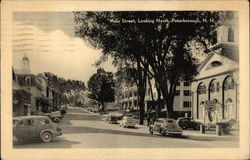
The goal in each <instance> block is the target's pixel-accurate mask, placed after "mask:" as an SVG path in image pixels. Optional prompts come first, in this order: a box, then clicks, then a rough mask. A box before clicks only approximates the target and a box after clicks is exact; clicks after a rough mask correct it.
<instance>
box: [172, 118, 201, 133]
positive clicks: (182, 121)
mask: <svg viewBox="0 0 250 160" xmlns="http://www.w3.org/2000/svg"><path fill="white" fill-rule="evenodd" d="M177 124H178V125H179V126H180V127H181V128H182V129H188V128H192V129H193V130H199V129H200V125H201V123H200V122H196V121H194V120H193V119H191V118H185V117H181V118H178V119H177Z"/></svg>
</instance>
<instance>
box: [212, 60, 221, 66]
mask: <svg viewBox="0 0 250 160" xmlns="http://www.w3.org/2000/svg"><path fill="white" fill-rule="evenodd" d="M211 65H212V66H213V67H218V66H221V65H222V63H221V62H219V61H213V62H212V63H211Z"/></svg>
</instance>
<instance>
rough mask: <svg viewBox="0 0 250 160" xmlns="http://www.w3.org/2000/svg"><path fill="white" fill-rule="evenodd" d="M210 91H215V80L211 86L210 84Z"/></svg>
mask: <svg viewBox="0 0 250 160" xmlns="http://www.w3.org/2000/svg"><path fill="white" fill-rule="evenodd" d="M209 91H210V92H211V93H213V92H215V84H214V82H212V83H211V84H210V86H209Z"/></svg>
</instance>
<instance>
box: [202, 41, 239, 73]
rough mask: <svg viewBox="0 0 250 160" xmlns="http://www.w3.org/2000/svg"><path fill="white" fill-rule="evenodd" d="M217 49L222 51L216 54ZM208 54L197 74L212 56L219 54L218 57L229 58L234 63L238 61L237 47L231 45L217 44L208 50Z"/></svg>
mask: <svg viewBox="0 0 250 160" xmlns="http://www.w3.org/2000/svg"><path fill="white" fill-rule="evenodd" d="M217 49H222V50H221V51H219V53H217V52H216V50H217ZM209 52H210V54H209V55H208V56H207V57H206V58H205V60H204V61H202V62H201V64H200V65H199V67H198V70H197V71H198V72H200V71H201V69H202V68H203V67H204V66H205V65H206V63H207V62H208V61H209V60H210V59H211V58H212V57H213V55H214V54H219V55H220V56H223V57H226V58H229V59H231V60H234V61H237V62H238V61H239V57H238V54H235V53H238V52H239V51H238V46H236V45H231V44H219V45H216V46H214V47H212V48H210V49H209Z"/></svg>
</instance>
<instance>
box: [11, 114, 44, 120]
mask: <svg viewBox="0 0 250 160" xmlns="http://www.w3.org/2000/svg"><path fill="white" fill-rule="evenodd" d="M35 118H48V117H47V116H35V115H32V116H19V117H14V118H13V120H22V119H35Z"/></svg>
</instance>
